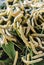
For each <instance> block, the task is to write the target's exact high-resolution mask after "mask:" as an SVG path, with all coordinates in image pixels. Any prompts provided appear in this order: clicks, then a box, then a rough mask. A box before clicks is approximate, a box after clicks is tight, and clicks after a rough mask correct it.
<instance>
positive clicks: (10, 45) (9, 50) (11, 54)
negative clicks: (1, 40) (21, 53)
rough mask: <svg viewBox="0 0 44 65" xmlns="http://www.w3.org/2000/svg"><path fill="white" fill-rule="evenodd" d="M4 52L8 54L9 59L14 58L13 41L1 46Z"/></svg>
mask: <svg viewBox="0 0 44 65" xmlns="http://www.w3.org/2000/svg"><path fill="white" fill-rule="evenodd" d="M2 48H3V50H4V52H5V53H6V54H7V55H8V56H9V58H10V59H12V60H14V57H15V49H14V44H13V42H9V43H8V44H7V45H3V46H2Z"/></svg>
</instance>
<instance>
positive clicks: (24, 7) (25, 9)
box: [0, 0, 44, 65]
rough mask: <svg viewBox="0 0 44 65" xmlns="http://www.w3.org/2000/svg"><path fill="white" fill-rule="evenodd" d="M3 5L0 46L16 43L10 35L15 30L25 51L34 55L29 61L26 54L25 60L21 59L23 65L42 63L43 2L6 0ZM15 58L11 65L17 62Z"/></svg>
mask: <svg viewBox="0 0 44 65" xmlns="http://www.w3.org/2000/svg"><path fill="white" fill-rule="evenodd" d="M5 4H6V8H4V9H0V35H1V37H0V45H1V46H2V45H3V44H5V45H6V44H8V41H14V42H16V41H17V38H16V37H15V36H14V35H13V34H11V31H12V30H16V31H17V33H18V35H19V37H20V38H21V39H22V40H23V42H24V44H25V46H26V47H27V49H28V48H30V49H31V50H32V52H33V53H34V56H32V60H30V53H28V54H27V59H25V58H24V57H22V58H21V60H22V61H23V63H25V64H26V65H29V64H33V63H37V62H40V61H42V60H43V58H42V56H44V0H42V1H39V0H30V1H29V0H22V1H21V0H6V2H5ZM11 19H12V20H11ZM37 49H39V50H37ZM16 54H18V53H16ZM17 56H18V55H17ZM17 56H16V59H15V61H14V64H13V65H15V64H16V62H17V58H18V57H17Z"/></svg>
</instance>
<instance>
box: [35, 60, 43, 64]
mask: <svg viewBox="0 0 44 65" xmlns="http://www.w3.org/2000/svg"><path fill="white" fill-rule="evenodd" d="M34 65H44V60H43V61H41V62H39V63H36V64H34Z"/></svg>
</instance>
